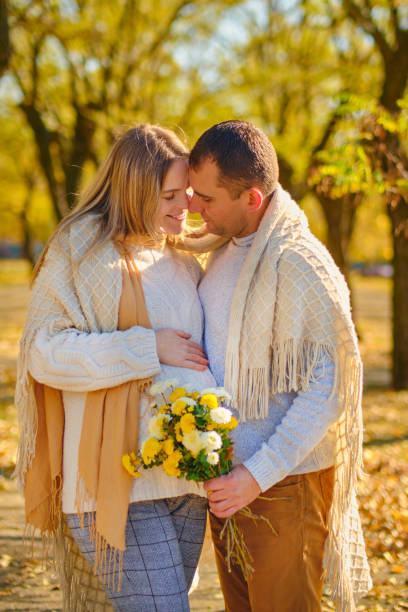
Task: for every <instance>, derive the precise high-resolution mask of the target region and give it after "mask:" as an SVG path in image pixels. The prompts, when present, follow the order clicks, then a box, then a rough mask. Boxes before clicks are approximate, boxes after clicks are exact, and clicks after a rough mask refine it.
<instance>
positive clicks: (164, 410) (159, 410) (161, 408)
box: [157, 404, 170, 414]
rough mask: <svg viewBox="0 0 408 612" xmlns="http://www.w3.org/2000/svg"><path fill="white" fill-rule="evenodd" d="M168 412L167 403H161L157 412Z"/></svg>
mask: <svg viewBox="0 0 408 612" xmlns="http://www.w3.org/2000/svg"><path fill="white" fill-rule="evenodd" d="M168 412H170V406H168V405H167V404H162V405H161V406H160V408H159V409H158V411H157V414H167V413H168Z"/></svg>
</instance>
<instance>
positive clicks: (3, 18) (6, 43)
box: [0, 0, 11, 76]
mask: <svg viewBox="0 0 408 612" xmlns="http://www.w3.org/2000/svg"><path fill="white" fill-rule="evenodd" d="M10 55H11V47H10V37H9V25H8V16H7V1H6V0H0V76H1V75H2V74H3V73H4V72H5V71H6V70H7V68H8V65H9V60H10Z"/></svg>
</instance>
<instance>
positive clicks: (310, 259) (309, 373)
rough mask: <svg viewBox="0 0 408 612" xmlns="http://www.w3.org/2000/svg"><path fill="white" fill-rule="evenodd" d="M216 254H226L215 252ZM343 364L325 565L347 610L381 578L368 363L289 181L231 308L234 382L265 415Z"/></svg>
mask: <svg viewBox="0 0 408 612" xmlns="http://www.w3.org/2000/svg"><path fill="white" fill-rule="evenodd" d="M215 256H216V255H215ZM324 354H326V355H328V356H329V358H330V359H331V361H332V362H333V364H334V381H333V386H332V389H331V393H330V398H329V399H330V400H332V399H333V400H334V401H335V402H336V411H337V413H338V414H341V416H340V418H339V419H338V421H337V424H336V461H335V466H336V480H335V487H334V497H333V504H332V507H331V511H330V516H329V536H328V538H327V541H326V555H325V566H326V572H327V580H328V582H329V585H330V587H331V589H332V592H333V597H334V599H335V600H336V606H337V610H342V611H344V612H345V611H346V610H347V611H354V610H355V602H356V601H357V599H358V597H360V596H361V595H362V594H363V593H365V592H367V590H368V589H369V588H371V578H370V573H369V567H368V563H367V558H366V554H365V546H364V540H363V536H362V530H361V525H360V519H359V514H358V510H357V505H356V500H355V487H356V483H357V477H358V474H359V472H360V470H361V467H362V435H363V427H362V412H361V394H362V364H361V359H360V355H359V350H358V344H357V337H356V334H355V330H354V326H353V323H352V320H351V315H350V304H349V291H348V288H347V285H346V283H345V281H344V278H343V277H342V275H341V273H340V271H339V270H338V268H337V267H336V265H335V264H334V262H333V260H332V258H331V256H330V254H329V253H328V251H327V249H326V248H325V247H324V246H323V245H322V244H321V243H320V242H319V241H318V240H317V239H316V238H315V237H314V236H313V235H312V234H311V232H310V230H309V228H308V225H307V220H306V217H305V215H304V214H303V213H302V211H301V210H300V209H299V207H298V206H297V205H296V203H295V202H293V200H292V199H291V198H290V195H289V194H288V193H287V192H285V191H284V190H283V189H282V188H281V187H280V186H279V187H278V188H277V190H276V191H275V194H274V197H273V198H272V201H271V203H270V204H269V206H268V209H267V210H266V212H265V214H264V216H263V218H262V220H261V223H260V225H259V228H258V230H257V232H256V235H255V238H254V240H253V243H252V245H251V248H250V250H249V252H248V255H247V257H246V258H245V261H244V263H243V265H242V268H241V271H240V274H239V278H238V281H237V284H236V287H235V291H234V296H233V300H232V304H231V313H230V318H229V329H228V343H227V350H226V361H225V365H226V371H225V387H226V389H227V390H228V391H229V392H230V393H231V394H232V397H233V404H234V405H235V406H236V407H237V408H238V411H239V414H240V418H241V421H246V420H249V419H265V418H266V417H267V416H268V410H269V398H270V395H276V394H278V393H290V392H298V393H299V392H301V391H303V392H306V391H307V390H308V389H309V388H310V386H311V385H312V383H313V381H314V376H315V370H316V367H317V365H318V364H319V362H321V360H322V359H323V356H324Z"/></svg>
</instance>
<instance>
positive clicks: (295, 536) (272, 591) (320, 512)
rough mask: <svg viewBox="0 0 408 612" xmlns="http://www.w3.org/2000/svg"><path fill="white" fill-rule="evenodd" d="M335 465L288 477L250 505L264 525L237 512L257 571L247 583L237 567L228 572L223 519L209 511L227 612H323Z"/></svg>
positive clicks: (238, 521) (239, 523) (252, 562)
mask: <svg viewBox="0 0 408 612" xmlns="http://www.w3.org/2000/svg"><path fill="white" fill-rule="evenodd" d="M333 485H334V467H331V468H327V469H325V470H320V471H318V472H310V473H308V474H299V475H296V476H288V477H287V478H285V479H284V480H282V481H281V482H279V483H277V484H276V485H275V486H273V487H271V488H270V489H268V490H267V491H265V492H264V493H262V497H267V498H269V499H270V500H273V498H276V497H285V498H287V499H284V500H274V501H266V500H262V499H256V500H255V501H253V502H252V503H251V504H250V506H249V507H250V508H251V510H252V511H253V512H254V513H255V514H260V515H263V516H265V517H267V518H269V520H270V521H271V523H272V525H273V526H274V527H275V529H276V531H277V532H278V535H274V534H273V532H272V530H271V529H270V527H269V526H268V525H267V524H266V522H265V521H262V520H257V521H256V522H255V521H254V520H253V519H250V518H247V517H245V516H242V515H240V514H239V513H238V514H237V516H236V518H237V523H238V525H239V527H240V528H241V529H242V531H243V534H244V538H245V543H246V545H247V546H248V548H249V551H250V553H251V555H252V558H253V560H252V561H251V565H252V566H253V568H254V572H253V574H252V575H251V577H250V579H249V581H248V584H247V583H246V581H245V579H244V577H243V575H242V572H241V570H240V568H239V566H237V565H232V571H231V573H229V572H228V568H227V563H226V561H225V558H226V550H225V538H223V539H220V537H219V534H220V531H221V529H222V527H223V524H224V520H223V519H217V518H216V517H215V516H214V515H212V514H211V513H210V522H211V530H212V536H213V542H214V548H215V556H216V561H217V567H218V573H219V576H220V582H221V587H222V591H223V595H224V600H225V612H317V611H319V610H321V596H322V588H323V576H322V574H323V554H324V543H325V540H326V537H327V533H328V531H327V516H328V512H329V509H330V506H331V502H332V497H333Z"/></svg>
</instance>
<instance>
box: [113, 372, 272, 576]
mask: <svg viewBox="0 0 408 612" xmlns="http://www.w3.org/2000/svg"><path fill="white" fill-rule="evenodd" d="M177 384H178V381H177V380H174V379H171V380H167V381H164V382H158V383H156V384H154V385H152V386H151V388H150V391H149V392H150V395H152V396H153V397H154V398H155V399H154V401H153V402H152V403H151V408H152V410H153V411H154V414H153V416H152V417H151V419H150V422H149V428H148V431H149V437H148V438H146V439H145V440H144V441H143V443H142V445H141V449H140V452H139V453H136V452H131V453H129V454H127V455H124V456H123V457H122V464H123V467H124V468H125V469H126V470H127V471H128V472H129V473H130V474H131V475H132V476H134V477H140V476H141V475H142V474H141V473H140V468H143V469H151V468H153V467H156V466H161V467H162V468H163V469H164V471H165V472H166V474H168V475H169V476H176V477H177V478H186V479H187V480H194V481H195V482H197V483H198V482H205V481H208V480H211V479H213V478H217V477H218V476H222V475H226V474H230V472H231V468H232V449H233V443H232V442H231V440H230V438H229V433H230V432H231V431H232V430H233V429H234V428H235V427H236V426H237V425H238V421H237V419H236V418H235V417H234V416H233V415H232V413H231V411H230V410H228V408H225V407H224V406H223V405H222V402H223V401H229V400H230V396H229V394H228V393H227V391H225V389H222V388H211V389H204V390H202V391H197V390H194V389H193V388H192V386H191V385H184V386H177ZM157 398H159V401H157ZM239 467H242V469H244V470H245V468H244V467H243V466H236V468H234V469H233V470H236V469H237V468H238V469H239ZM233 473H234V471H233V472H231V474H230V476H231V477H233ZM248 474H249V472H248ZM250 478H252V476H250ZM254 482H255V481H254ZM207 492H208V494H209V496H212V495H214V498H215V499H216V498H217V492H216V491H211V490H210V491H208V487H207ZM239 512H241V513H245V514H246V515H247V516H250V517H252V518H253V519H255V520H256V519H263V520H267V519H264V517H262V516H259V515H256V514H253V513H252V512H251V510H250V509H249V508H248V507H247V506H245V507H244V508H242V509H240V510H239ZM228 514H229V513H228V512H227V513H226V514H225V516H226V517H227V518H226V521H225V525H224V528H223V530H222V532H221V536H223V535H224V533H225V534H226V537H227V562H228V566H229V567H230V564H231V561H235V562H237V563H238V564H239V565H240V567H241V569H242V571H243V573H244V575H245V577H246V578H248V577H249V575H250V573H251V572H252V571H253V570H252V567H251V565H250V563H249V559H250V557H251V555H250V553H249V551H248V549H247V547H246V545H245V541H244V539H243V536H242V533H241V532H240V530H239V528H238V527H237V524H236V520H235V517H234V515H232V516H228ZM267 522H268V523H269V521H267ZM269 525H270V527H271V529H273V526H272V525H271V524H270V523H269ZM273 530H274V529H273Z"/></svg>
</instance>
